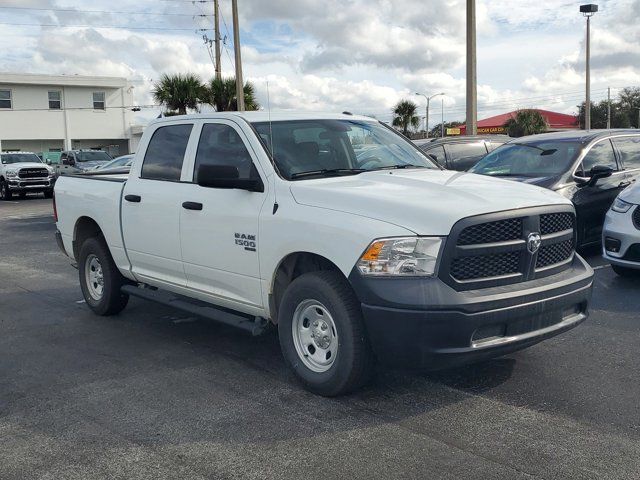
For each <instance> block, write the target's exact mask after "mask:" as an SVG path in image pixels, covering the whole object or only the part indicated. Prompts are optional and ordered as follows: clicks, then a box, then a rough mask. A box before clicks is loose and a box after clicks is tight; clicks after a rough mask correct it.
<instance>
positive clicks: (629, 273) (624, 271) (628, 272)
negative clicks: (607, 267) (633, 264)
mask: <svg viewBox="0 0 640 480" xmlns="http://www.w3.org/2000/svg"><path fill="white" fill-rule="evenodd" d="M611 268H613V271H614V272H616V273H617V274H618V275H620V276H621V277H628V278H640V270H638V269H635V268H628V267H621V266H620V265H611Z"/></svg>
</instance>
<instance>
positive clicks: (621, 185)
mask: <svg viewBox="0 0 640 480" xmlns="http://www.w3.org/2000/svg"><path fill="white" fill-rule="evenodd" d="M629 185H631V182H620V183H619V184H618V187H620V188H626V187H628V186H629Z"/></svg>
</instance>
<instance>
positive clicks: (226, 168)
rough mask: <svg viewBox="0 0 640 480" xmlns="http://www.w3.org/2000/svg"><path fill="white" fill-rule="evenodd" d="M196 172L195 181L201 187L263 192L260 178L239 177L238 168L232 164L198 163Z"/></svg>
mask: <svg viewBox="0 0 640 480" xmlns="http://www.w3.org/2000/svg"><path fill="white" fill-rule="evenodd" d="M197 173H198V176H197V178H198V181H197V183H198V185H200V186H201V187H207V188H236V189H238V190H247V191H249V192H264V185H263V183H262V180H260V178H256V179H252V178H240V173H239V172H238V168H237V167H234V166H233V165H200V166H199V167H198V172H197Z"/></svg>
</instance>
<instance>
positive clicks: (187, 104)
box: [152, 73, 204, 115]
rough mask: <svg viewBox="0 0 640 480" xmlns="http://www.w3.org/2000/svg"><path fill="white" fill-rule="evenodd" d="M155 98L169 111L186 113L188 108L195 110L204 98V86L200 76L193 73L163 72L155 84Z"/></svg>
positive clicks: (180, 113) (153, 92) (179, 113)
mask: <svg viewBox="0 0 640 480" xmlns="http://www.w3.org/2000/svg"><path fill="white" fill-rule="evenodd" d="M152 94H153V98H154V100H155V101H156V102H158V103H160V104H161V105H164V106H165V107H166V109H167V110H168V113H169V114H171V113H173V112H177V113H178V115H186V113H187V109H191V110H195V109H197V108H198V104H199V103H200V101H201V100H202V98H203V94H204V87H203V85H202V82H201V81H200V78H199V77H198V76H197V75H193V74H191V73H187V74H184V75H182V74H180V73H178V74H175V75H168V74H166V73H165V74H163V75H162V77H161V78H160V81H159V82H158V83H156V84H155V85H154V86H153V91H152Z"/></svg>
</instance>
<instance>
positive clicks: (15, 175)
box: [0, 152, 55, 200]
mask: <svg viewBox="0 0 640 480" xmlns="http://www.w3.org/2000/svg"><path fill="white" fill-rule="evenodd" d="M54 183H55V174H54V171H53V168H51V167H50V166H48V165H46V164H45V163H43V161H42V160H41V159H40V157H38V156H37V155H36V154H35V153H31V152H7V153H0V200H11V197H12V196H13V195H19V196H20V197H24V196H25V195H26V194H27V193H44V196H45V198H51V196H52V195H53V185H54Z"/></svg>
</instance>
